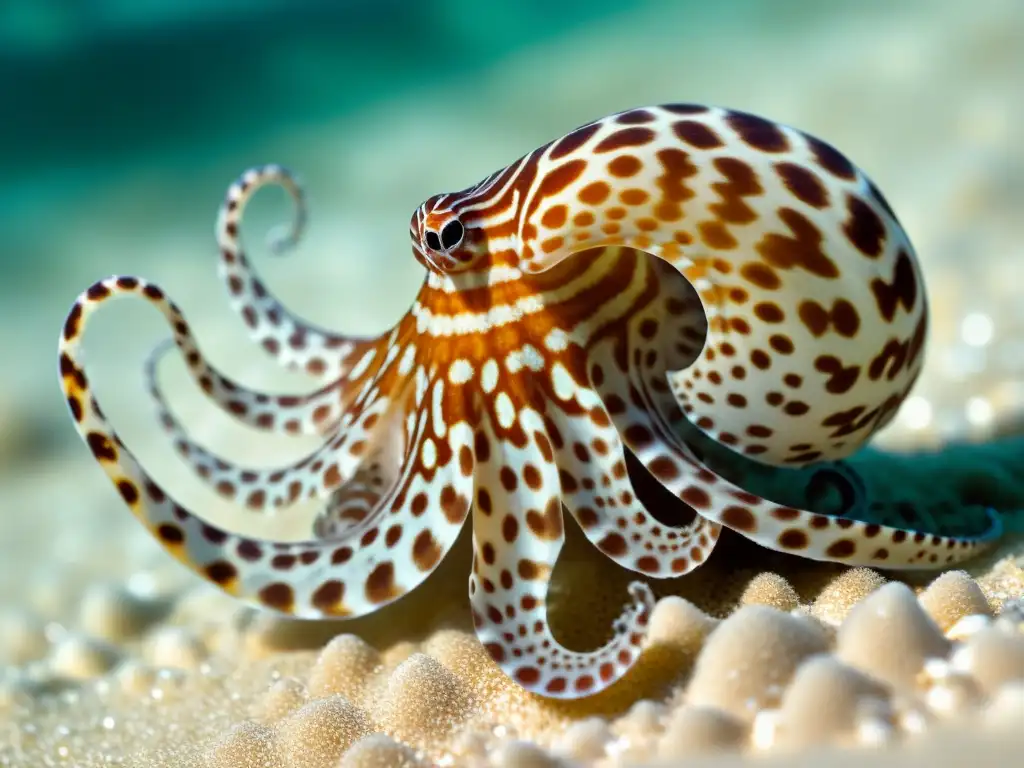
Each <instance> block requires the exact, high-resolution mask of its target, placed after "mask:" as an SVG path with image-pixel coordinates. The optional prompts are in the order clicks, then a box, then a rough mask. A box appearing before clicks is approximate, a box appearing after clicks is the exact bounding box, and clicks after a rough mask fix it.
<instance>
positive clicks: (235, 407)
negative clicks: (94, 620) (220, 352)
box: [144, 335, 351, 439]
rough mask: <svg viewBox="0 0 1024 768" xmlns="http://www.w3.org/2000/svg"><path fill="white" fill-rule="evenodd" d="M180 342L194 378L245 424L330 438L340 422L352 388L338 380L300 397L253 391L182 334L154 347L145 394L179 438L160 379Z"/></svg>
mask: <svg viewBox="0 0 1024 768" xmlns="http://www.w3.org/2000/svg"><path fill="white" fill-rule="evenodd" d="M175 344H177V345H178V347H179V348H180V349H181V350H182V352H183V353H184V356H185V361H186V365H187V367H188V371H189V374H190V375H191V377H192V379H193V380H194V381H195V382H196V384H197V385H199V387H200V388H201V389H202V390H203V392H204V393H205V395H206V396H207V398H208V399H209V400H210V402H212V403H213V404H214V405H216V406H217V407H218V408H220V409H221V410H222V411H224V412H225V413H227V414H229V415H231V416H232V417H233V418H235V419H236V420H238V421H239V422H241V423H242V424H245V425H246V426H249V427H253V428H254V429H259V430H266V431H275V432H282V433H285V434H290V435H326V434H329V433H330V432H331V431H332V430H333V429H335V428H336V427H337V426H338V422H339V421H340V420H341V415H342V412H343V409H344V400H345V396H346V394H349V392H350V390H351V388H346V387H344V386H342V385H341V384H339V383H338V382H333V383H331V384H327V385H326V386H322V387H319V388H318V389H316V390H315V391H313V392H309V393H304V394H301V395H284V394H275V393H270V392H261V391H258V390H254V389H250V388H248V387H245V386H243V385H242V384H240V383H238V382H237V381H235V380H233V379H231V378H230V377H228V376H225V375H224V374H222V373H221V372H220V371H219V370H217V368H216V367H214V366H213V365H212V364H211V363H210V362H209V361H208V360H207V359H206V358H205V357H204V356H203V355H202V354H200V351H199V349H198V347H197V346H196V345H195V344H194V341H193V340H192V338H191V335H189V336H188V337H181V336H179V337H178V338H177V339H174V340H171V339H167V340H166V341H164V342H162V343H160V344H158V345H157V346H156V347H154V348H153V350H152V351H151V352H150V355H149V357H148V358H147V360H146V365H145V374H144V375H145V385H146V390H147V391H148V392H149V394H150V396H151V397H152V399H153V403H154V405H155V407H156V410H157V414H158V415H159V417H160V422H161V424H163V426H164V428H165V429H166V431H167V432H168V434H170V435H171V436H172V437H173V438H175V439H179V438H180V437H181V436H182V428H181V426H180V424H179V422H178V421H177V419H175V417H174V415H173V413H172V412H171V409H170V406H169V404H168V402H167V396H166V395H165V394H164V392H163V390H162V389H161V387H160V380H159V375H158V373H159V364H160V362H161V361H162V359H163V358H164V356H165V355H166V353H167V352H168V351H169V350H170V349H171V348H172V347H173V346H174V345H175ZM347 389H348V390H349V392H347V391H346V390H347Z"/></svg>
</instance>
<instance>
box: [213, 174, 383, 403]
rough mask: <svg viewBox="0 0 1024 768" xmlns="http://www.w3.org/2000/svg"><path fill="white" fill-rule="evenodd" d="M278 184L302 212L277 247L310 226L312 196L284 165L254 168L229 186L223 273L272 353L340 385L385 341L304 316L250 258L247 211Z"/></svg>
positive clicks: (255, 334)
mask: <svg viewBox="0 0 1024 768" xmlns="http://www.w3.org/2000/svg"><path fill="white" fill-rule="evenodd" d="M273 184H276V185H279V186H281V187H282V188H283V189H284V190H285V191H286V192H287V193H288V195H289V196H291V198H292V199H293V201H294V203H295V211H296V212H295V218H294V219H293V221H292V224H291V226H290V227H289V228H284V229H280V230H275V231H273V232H271V234H270V237H269V242H270V246H271V250H272V251H273V252H274V253H284V252H285V251H287V250H288V249H290V248H292V247H294V246H295V245H296V244H297V243H298V241H299V239H300V238H301V236H302V232H303V230H304V229H305V226H306V201H305V195H304V194H303V191H302V187H301V186H300V185H299V183H298V181H297V180H296V179H295V177H294V176H292V174H291V173H290V172H289V171H288V170H286V169H285V168H282V167H281V166H279V165H265V166H261V167H258V168H250V169H249V170H247V171H245V172H244V173H243V174H242V175H241V176H239V178H238V179H237V180H236V181H235V182H234V183H233V184H232V185H231V186H230V187H229V188H228V192H227V196H226V197H225V200H224V203H223V205H222V206H221V209H220V214H219V216H218V220H217V243H218V245H219V246H220V261H219V272H220V276H221V279H222V280H223V281H224V285H225V287H226V288H227V291H228V296H229V298H230V302H231V308H232V309H233V310H235V312H237V313H238V314H239V315H240V316H241V317H242V319H243V320H244V322H245V325H246V327H247V328H248V329H249V334H250V336H251V337H252V338H253V340H254V341H256V342H257V343H258V344H260V346H262V347H263V349H264V350H266V352H267V353H268V354H270V355H271V356H272V357H273V358H274V359H275V360H277V362H278V363H280V364H281V365H283V366H285V367H287V368H290V369H294V370H302V371H305V372H306V373H308V374H310V375H312V376H316V377H318V378H323V379H327V380H329V381H334V382H338V383H339V385H340V384H341V383H342V382H343V380H344V377H345V376H346V375H347V373H348V371H349V369H351V368H352V367H353V366H357V365H358V363H359V361H360V360H361V359H362V358H363V356H364V355H365V354H366V353H367V352H368V350H370V349H375V348H377V347H378V346H379V343H380V339H379V338H378V337H358V336H346V335H342V334H337V333H333V332H332V331H329V330H326V329H324V328H320V327H319V326H316V325H314V324H312V323H310V322H309V321H307V320H304V319H303V318H301V317H299V316H298V315H296V314H294V313H293V312H291V311H290V310H289V309H288V308H287V307H285V305H284V304H283V303H282V302H281V301H280V300H279V299H278V298H277V297H276V296H275V295H274V294H273V293H272V292H271V291H270V289H269V288H268V287H267V285H266V283H265V282H264V281H263V280H262V279H261V278H260V276H259V274H257V272H256V270H255V268H254V267H253V266H252V265H251V264H250V263H249V259H248V257H247V256H246V255H245V252H244V250H243V248H242V242H241V235H240V233H239V228H240V227H241V221H242V214H243V212H244V210H245V206H246V204H247V203H248V202H249V200H250V199H251V198H252V196H253V195H254V194H255V193H256V192H257V191H258V190H259V189H261V188H262V187H265V186H268V185H273Z"/></svg>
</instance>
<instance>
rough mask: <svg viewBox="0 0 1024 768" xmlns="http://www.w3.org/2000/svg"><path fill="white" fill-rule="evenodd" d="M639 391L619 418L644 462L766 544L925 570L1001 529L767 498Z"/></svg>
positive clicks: (965, 553)
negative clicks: (972, 531)
mask: <svg viewBox="0 0 1024 768" xmlns="http://www.w3.org/2000/svg"><path fill="white" fill-rule="evenodd" d="M637 393H638V395H639V399H640V402H642V403H643V406H641V407H636V406H631V407H627V409H626V411H624V412H622V413H619V414H616V415H615V417H614V418H615V422H616V426H617V427H618V428H619V429H620V430H621V433H622V435H623V438H624V440H625V441H626V444H627V445H628V446H629V448H630V449H631V450H633V451H634V453H635V454H636V456H637V458H638V459H639V460H640V462H641V463H643V464H644V465H645V466H646V467H647V469H648V470H649V471H650V472H651V474H653V475H654V477H655V478H656V479H657V480H658V481H659V482H661V483H662V484H663V485H665V486H666V487H669V486H670V485H676V486H681V487H682V491H681V492H679V493H677V495H678V496H679V498H680V499H682V500H683V501H685V502H686V503H687V504H688V505H689V506H690V507H692V508H693V509H694V511H696V512H697V513H698V514H699V515H701V516H702V517H704V518H706V519H707V520H709V521H712V522H713V523H717V524H719V525H724V526H725V527H727V528H731V529H732V530H734V531H736V532H737V533H740V534H742V535H743V536H745V537H747V538H748V539H750V540H752V541H754V542H756V543H758V544H760V545H761V546H764V547H766V548H768V549H773V550H776V551H779V552H788V553H790V554H796V555H800V556H801V557H805V558H808V559H811V560H821V561H827V562H837V563H843V564H846V565H864V566H869V567H874V568H887V569H924V568H935V567H936V566H938V565H951V564H956V563H960V562H963V561H965V560H968V559H970V558H972V557H975V556H976V555H977V554H978V553H979V552H981V551H984V550H985V549H987V548H988V547H989V546H990V545H991V544H992V543H993V542H994V541H995V540H996V539H998V538H999V536H1000V535H1001V533H1002V526H1001V522H1000V520H999V518H998V516H996V515H995V514H991V515H989V520H990V526H989V528H988V530H987V531H985V532H984V533H982V534H981V535H979V536H976V537H975V536H969V537H960V536H939V535H927V534H924V533H922V532H918V531H913V530H905V529H901V528H895V527H891V526H885V525H880V524H877V523H867V522H862V521H860V520H855V519H853V518H850V517H835V516H830V515H825V514H819V513H816V512H812V511H808V510H802V509H798V508H795V507H791V506H786V505H783V504H778V503H775V502H773V501H769V500H767V499H764V498H762V497H760V496H757V495H756V494H753V493H751V492H750V491H748V490H746V489H744V488H742V487H740V486H738V485H736V484H735V483H732V482H730V481H729V480H727V479H725V478H724V477H722V476H721V475H719V474H717V473H716V472H713V471H712V470H711V469H710V468H709V467H708V465H707V464H706V463H703V462H701V461H700V460H699V459H698V458H697V457H696V456H695V455H694V452H693V450H692V449H691V448H690V447H689V446H688V445H686V444H685V443H684V442H683V441H682V439H681V437H680V434H679V432H678V431H675V430H673V429H672V426H671V424H670V422H668V421H667V420H666V419H664V418H663V417H662V415H661V413H660V412H659V409H658V408H657V407H656V406H655V405H654V397H652V392H651V390H650V389H649V388H648V387H647V385H646V383H641V384H640V386H639V387H638V390H637Z"/></svg>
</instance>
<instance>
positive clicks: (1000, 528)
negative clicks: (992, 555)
mask: <svg viewBox="0 0 1024 768" xmlns="http://www.w3.org/2000/svg"><path fill="white" fill-rule="evenodd" d="M985 514H986V515H987V516H988V528H987V529H986V530H985V532H984V533H983V534H981V536H980V537H979V540H980V541H981V542H982V543H985V544H990V543H992V542H995V541H997V540H999V539H1000V538H1002V536H1003V534H1004V533H1006V525H1005V521H1004V520H1003V515H1001V514H1000V513H999V510H997V509H996V508H995V507H986V508H985ZM1015 528H1017V529H1020V530H1024V525H1018V526H1015Z"/></svg>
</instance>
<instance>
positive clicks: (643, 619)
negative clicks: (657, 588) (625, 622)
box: [623, 581, 655, 627]
mask: <svg viewBox="0 0 1024 768" xmlns="http://www.w3.org/2000/svg"><path fill="white" fill-rule="evenodd" d="M627 591H628V592H629V596H630V598H632V601H633V602H632V605H630V606H629V608H628V609H627V610H626V612H625V615H624V616H623V619H626V618H627V616H628V617H629V618H630V619H632V621H633V622H635V623H636V624H637V625H638V626H640V627H646V626H647V624H648V622H649V621H650V618H651V613H652V612H653V611H654V603H655V598H654V592H653V591H652V590H651V587H650V585H649V584H647V583H645V582H643V581H634V582H631V583H630V585H629V586H628V587H627Z"/></svg>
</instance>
